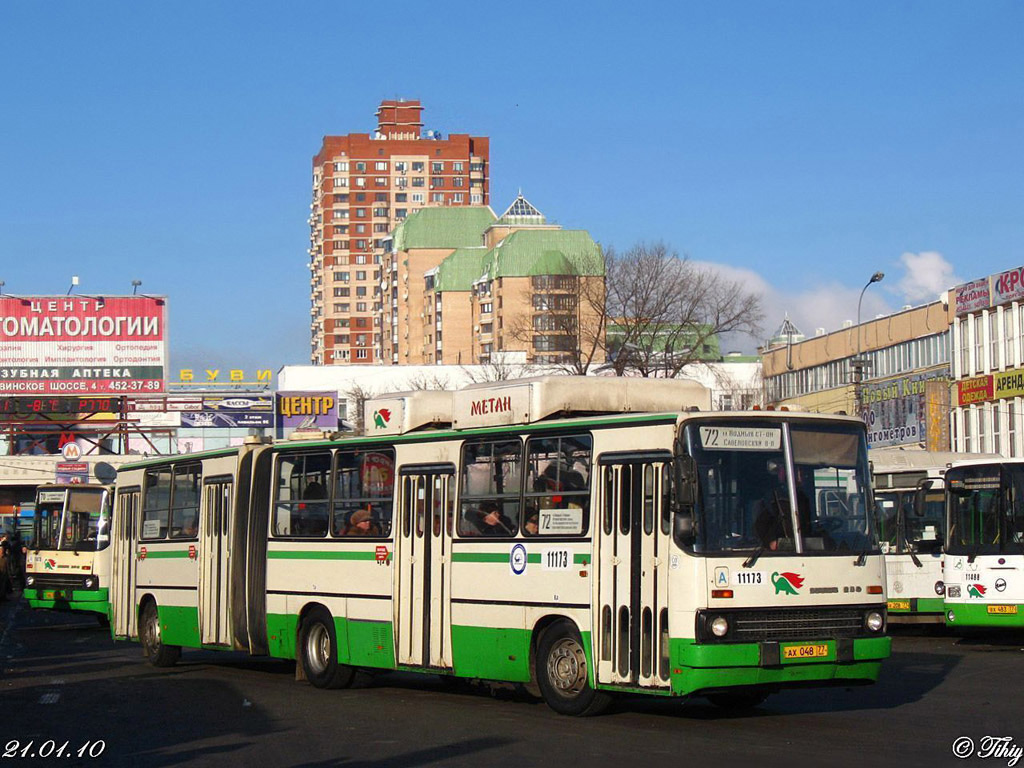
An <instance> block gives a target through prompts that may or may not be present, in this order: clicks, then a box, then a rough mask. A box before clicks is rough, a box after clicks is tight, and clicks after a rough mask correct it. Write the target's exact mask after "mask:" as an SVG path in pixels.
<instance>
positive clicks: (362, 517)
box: [341, 508, 380, 536]
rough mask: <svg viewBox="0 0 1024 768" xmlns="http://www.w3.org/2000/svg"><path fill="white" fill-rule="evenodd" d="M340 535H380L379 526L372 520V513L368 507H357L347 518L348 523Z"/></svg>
mask: <svg viewBox="0 0 1024 768" xmlns="http://www.w3.org/2000/svg"><path fill="white" fill-rule="evenodd" d="M341 535H342V536H380V526H378V525H377V524H376V523H375V522H373V513H372V512H371V511H370V509H369V508H366V509H357V510H356V511H355V512H353V513H352V516H351V517H350V518H349V519H348V525H346V526H345V530H344V531H342V532H341Z"/></svg>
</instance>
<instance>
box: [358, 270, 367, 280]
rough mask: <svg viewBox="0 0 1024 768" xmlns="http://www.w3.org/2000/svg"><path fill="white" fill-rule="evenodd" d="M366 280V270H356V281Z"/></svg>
mask: <svg viewBox="0 0 1024 768" xmlns="http://www.w3.org/2000/svg"><path fill="white" fill-rule="evenodd" d="M365 279H366V270H365V269H357V270H356V280H365Z"/></svg>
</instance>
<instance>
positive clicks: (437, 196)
mask: <svg viewBox="0 0 1024 768" xmlns="http://www.w3.org/2000/svg"><path fill="white" fill-rule="evenodd" d="M430 202H432V203H443V202H444V192H431V193H430Z"/></svg>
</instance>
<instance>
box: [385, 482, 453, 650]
mask: <svg viewBox="0 0 1024 768" xmlns="http://www.w3.org/2000/svg"><path fill="white" fill-rule="evenodd" d="M399 477H400V480H401V486H400V487H401V502H400V510H401V520H400V524H399V525H400V528H399V535H398V537H397V538H396V540H395V543H396V548H397V550H398V551H397V552H396V555H397V557H396V564H397V567H396V569H395V578H396V579H397V583H396V585H395V598H394V600H395V602H394V614H395V645H396V655H395V657H396V659H397V660H398V663H399V664H400V665H405V666H411V667H427V668H431V669H451V666H452V654H451V616H450V613H449V610H448V606H449V604H450V598H451V585H450V574H451V535H452V521H453V517H454V511H455V510H454V477H455V467H454V466H452V465H449V464H445V465H434V466H419V467H403V468H402V469H401V470H400V472H399Z"/></svg>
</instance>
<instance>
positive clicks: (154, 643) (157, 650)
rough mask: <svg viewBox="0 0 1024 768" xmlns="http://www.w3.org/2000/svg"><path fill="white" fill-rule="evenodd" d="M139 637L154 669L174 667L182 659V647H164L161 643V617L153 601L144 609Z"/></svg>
mask: <svg viewBox="0 0 1024 768" xmlns="http://www.w3.org/2000/svg"><path fill="white" fill-rule="evenodd" d="M139 635H140V637H139V639H140V640H141V641H142V650H143V651H144V652H145V654H146V656H148V657H149V663H150V664H152V665H153V666H154V667H173V666H174V665H175V664H176V663H177V661H178V659H180V658H181V646H180V645H164V644H163V643H162V642H161V641H160V616H159V614H158V613H157V609H156V603H155V602H153V601H150V602H148V603H146V607H145V608H143V609H142V626H141V627H140V629H139Z"/></svg>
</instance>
